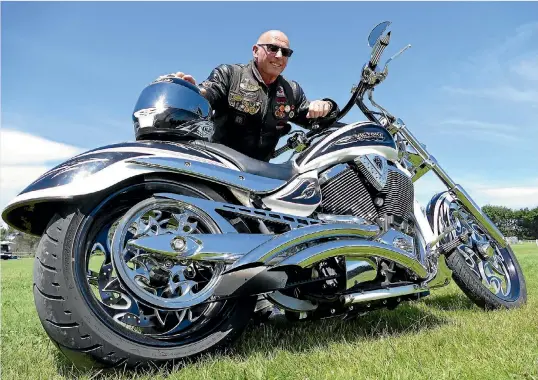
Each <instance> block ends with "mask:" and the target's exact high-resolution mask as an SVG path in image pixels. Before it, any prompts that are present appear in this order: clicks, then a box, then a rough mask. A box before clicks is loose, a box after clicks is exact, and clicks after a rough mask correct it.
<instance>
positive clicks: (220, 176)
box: [2, 141, 285, 236]
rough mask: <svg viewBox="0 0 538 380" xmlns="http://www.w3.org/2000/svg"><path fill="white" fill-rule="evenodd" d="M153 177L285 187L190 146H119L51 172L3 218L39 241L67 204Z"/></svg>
mask: <svg viewBox="0 0 538 380" xmlns="http://www.w3.org/2000/svg"><path fill="white" fill-rule="evenodd" d="M154 173H168V174H170V173H172V174H178V175H183V176H185V175H186V176H190V177H195V178H198V179H202V180H206V181H208V182H212V183H216V184H220V185H224V186H227V187H229V188H231V189H237V190H240V191H242V192H246V193H251V192H254V193H260V194H264V193H268V192H271V191H272V190H274V189H278V188H279V187H281V186H283V185H284V184H285V181H281V180H276V179H271V178H265V177H262V176H258V175H254V174H249V173H244V172H241V171H240V170H239V169H238V168H237V167H236V166H235V165H233V164H232V163H230V162H229V161H227V160H225V159H224V158H222V157H219V156H217V155H215V154H212V153H210V152H207V151H204V150H203V149H202V148H200V147H197V146H193V145H190V144H187V143H184V144H182V143H171V142H159V141H139V142H129V143H120V144H114V145H108V146H105V147H101V148H97V149H94V150H91V151H88V152H85V153H82V154H80V155H78V156H75V157H73V158H71V159H69V160H67V161H65V162H63V163H62V164H60V165H58V166H56V167H55V168H53V169H51V170H49V171H48V172H46V173H45V174H43V175H42V176H41V177H39V178H38V179H37V180H35V181H34V182H33V183H31V184H30V185H29V186H28V187H26V188H25V189H24V190H23V191H22V192H21V193H19V195H17V197H15V198H14V199H13V200H12V201H11V202H10V203H9V204H8V205H7V206H6V208H5V209H4V210H3V212H2V218H3V219H4V221H5V222H6V223H7V224H9V225H10V226H12V227H13V228H15V229H17V230H20V231H23V232H25V233H28V234H32V235H37V236H40V235H41V234H42V233H43V231H44V229H45V227H46V225H47V223H48V221H49V220H50V218H52V216H53V215H54V213H55V212H56V211H57V210H58V207H61V206H62V205H63V204H67V203H72V202H77V203H78V202H82V201H84V202H85V203H86V202H87V201H88V198H92V197H98V198H102V197H104V196H106V195H107V194H108V193H110V192H111V191H113V190H114V189H116V188H117V186H118V184H121V183H123V182H126V181H130V180H131V181H132V180H136V177H142V176H144V175H147V174H154Z"/></svg>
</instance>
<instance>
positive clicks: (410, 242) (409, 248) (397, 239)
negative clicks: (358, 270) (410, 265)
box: [376, 228, 417, 258]
mask: <svg viewBox="0 0 538 380" xmlns="http://www.w3.org/2000/svg"><path fill="white" fill-rule="evenodd" d="M376 240H377V241H378V242H380V243H385V244H388V245H392V246H394V247H397V248H399V249H401V250H402V251H404V252H406V253H407V255H408V256H410V257H413V258H416V257H417V255H416V254H415V242H414V239H413V238H412V237H411V236H409V235H406V234H404V233H401V232H400V231H396V230H395V229H394V228H391V229H389V230H388V231H387V232H385V233H384V234H383V235H381V236H380V237H379V238H377V239H376Z"/></svg>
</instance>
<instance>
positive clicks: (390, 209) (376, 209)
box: [320, 154, 414, 233]
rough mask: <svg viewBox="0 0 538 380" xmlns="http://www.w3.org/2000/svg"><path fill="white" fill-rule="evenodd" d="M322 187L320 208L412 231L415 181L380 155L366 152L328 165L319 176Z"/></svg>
mask: <svg viewBox="0 0 538 380" xmlns="http://www.w3.org/2000/svg"><path fill="white" fill-rule="evenodd" d="M320 188H321V194H322V199H323V200H322V204H321V209H320V212H323V213H326V214H333V215H354V216H358V217H361V218H364V219H367V220H369V221H372V222H378V223H381V224H382V225H384V227H385V228H386V229H388V228H390V227H393V228H395V229H397V230H399V231H401V232H404V233H406V232H410V231H408V229H409V227H410V226H409V221H410V220H409V219H410V216H411V215H412V214H413V200H414V187H413V181H412V180H411V178H409V177H408V176H407V175H405V173H403V172H402V171H400V170H399V169H398V168H397V167H395V166H394V165H393V164H391V163H389V162H387V161H386V159H385V158H383V157H381V156H378V155H375V154H373V155H365V156H361V157H359V158H357V159H356V160H355V161H353V162H350V163H347V164H340V165H336V166H334V167H332V168H330V169H328V170H327V171H325V172H324V173H322V174H321V176H320Z"/></svg>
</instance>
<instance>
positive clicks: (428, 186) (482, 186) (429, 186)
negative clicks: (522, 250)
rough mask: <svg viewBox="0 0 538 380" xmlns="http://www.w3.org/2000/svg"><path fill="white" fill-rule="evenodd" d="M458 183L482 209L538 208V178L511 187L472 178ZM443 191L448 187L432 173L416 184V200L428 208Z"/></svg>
mask: <svg viewBox="0 0 538 380" xmlns="http://www.w3.org/2000/svg"><path fill="white" fill-rule="evenodd" d="M457 183H459V184H461V185H462V186H463V188H464V189H465V190H466V191H467V192H468V193H469V194H470V196H471V197H472V198H473V200H474V201H475V202H476V203H477V204H478V205H479V206H480V207H483V206H485V205H487V204H491V205H496V206H506V207H509V208H513V209H519V208H524V207H529V208H534V207H537V206H538V178H535V179H527V180H523V181H520V182H519V183H513V184H511V186H506V184H505V183H495V182H491V181H489V180H481V179H471V178H468V179H462V180H461V181H457ZM441 191H446V187H445V186H444V185H443V183H442V182H441V181H440V180H439V179H438V178H437V177H436V176H435V175H434V174H432V173H428V174H426V175H424V176H423V177H422V178H420V179H419V180H418V181H417V182H416V183H415V194H416V198H417V200H418V201H419V202H420V203H421V204H422V205H423V206H426V204H427V203H428V201H429V200H430V199H431V198H432V197H433V195H435V194H436V193H438V192H441Z"/></svg>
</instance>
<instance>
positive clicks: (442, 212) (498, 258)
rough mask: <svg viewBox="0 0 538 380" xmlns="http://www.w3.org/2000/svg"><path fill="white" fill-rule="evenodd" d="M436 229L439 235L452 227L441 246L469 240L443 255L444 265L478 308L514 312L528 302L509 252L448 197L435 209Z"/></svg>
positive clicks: (525, 291)
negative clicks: (459, 240)
mask: <svg viewBox="0 0 538 380" xmlns="http://www.w3.org/2000/svg"><path fill="white" fill-rule="evenodd" d="M436 226H437V228H438V229H439V230H438V233H442V232H443V231H444V230H446V229H447V228H448V227H450V226H453V227H455V229H454V230H453V231H452V232H450V233H449V235H448V236H447V237H446V238H444V239H443V241H442V242H443V243H448V242H449V241H451V240H453V239H455V238H456V237H458V236H462V235H467V236H468V238H467V241H466V242H464V243H462V244H460V245H459V246H457V247H456V248H455V249H454V250H453V251H452V252H450V253H448V254H447V255H446V263H447V266H448V267H449V268H450V269H451V270H452V278H453V279H454V282H455V283H456V284H457V285H458V286H459V288H460V289H461V290H462V291H463V292H464V293H465V295H467V297H469V298H470V299H471V300H472V301H473V302H474V303H475V304H476V305H477V306H479V307H481V308H483V309H485V310H495V309H515V308H519V307H521V306H523V305H524V304H525V303H526V302H527V286H526V283H525V278H524V275H523V271H522V270H521V266H520V265H519V262H518V260H517V258H516V256H515V254H514V252H513V250H512V248H511V247H510V246H509V245H506V247H505V248H502V247H501V246H500V245H499V244H498V243H497V242H496V241H495V240H494V239H493V238H491V237H490V236H489V234H488V233H487V231H486V230H485V229H484V228H483V227H482V226H481V225H480V223H478V222H477V220H476V219H475V218H474V217H473V216H472V215H470V214H469V213H467V212H466V211H465V210H464V209H463V208H462V207H461V206H460V205H459V203H457V202H456V201H455V200H454V199H453V198H452V197H451V196H450V195H448V194H445V195H444V198H443V199H442V200H441V203H439V205H438V210H437V223H436Z"/></svg>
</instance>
